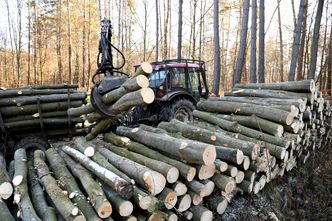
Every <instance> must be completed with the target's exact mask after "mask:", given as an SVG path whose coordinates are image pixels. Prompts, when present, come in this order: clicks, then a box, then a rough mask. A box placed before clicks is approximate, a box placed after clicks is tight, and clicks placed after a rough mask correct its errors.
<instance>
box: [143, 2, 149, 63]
mask: <svg viewBox="0 0 332 221" xmlns="http://www.w3.org/2000/svg"><path fill="white" fill-rule="evenodd" d="M143 4H144V28H143V60H144V61H145V59H146V36H147V26H148V23H147V22H148V4H147V2H146V0H144V1H143Z"/></svg>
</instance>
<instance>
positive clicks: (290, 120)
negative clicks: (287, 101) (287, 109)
mask: <svg viewBox="0 0 332 221" xmlns="http://www.w3.org/2000/svg"><path fill="white" fill-rule="evenodd" d="M294 117H295V116H294V115H293V114H292V113H290V114H288V116H287V118H286V124H287V125H291V124H292V123H293V121H294Z"/></svg>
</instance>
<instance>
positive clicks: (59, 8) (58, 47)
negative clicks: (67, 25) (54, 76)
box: [56, 0, 63, 82]
mask: <svg viewBox="0 0 332 221" xmlns="http://www.w3.org/2000/svg"><path fill="white" fill-rule="evenodd" d="M61 27H62V1H61V0H60V1H58V3H57V34H56V38H57V44H56V53H57V59H58V76H59V81H60V82H62V75H63V68H62V53H61V33H62V28H61Z"/></svg>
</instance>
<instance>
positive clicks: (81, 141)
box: [73, 137, 95, 157]
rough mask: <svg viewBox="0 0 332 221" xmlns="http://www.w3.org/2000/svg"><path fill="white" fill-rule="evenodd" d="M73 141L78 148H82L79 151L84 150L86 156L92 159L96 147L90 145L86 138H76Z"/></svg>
mask: <svg viewBox="0 0 332 221" xmlns="http://www.w3.org/2000/svg"><path fill="white" fill-rule="evenodd" d="M73 141H74V143H75V145H76V147H77V146H78V147H80V148H78V149H80V150H82V151H83V153H84V155H85V156H87V157H92V156H93V155H94V154H95V147H94V146H92V145H89V144H88V143H87V141H86V139H85V138H84V137H74V139H73Z"/></svg>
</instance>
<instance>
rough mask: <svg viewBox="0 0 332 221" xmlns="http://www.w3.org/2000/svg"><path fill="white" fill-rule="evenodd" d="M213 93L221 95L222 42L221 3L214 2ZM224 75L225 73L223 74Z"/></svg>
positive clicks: (216, 0)
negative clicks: (220, 40) (220, 36)
mask: <svg viewBox="0 0 332 221" xmlns="http://www.w3.org/2000/svg"><path fill="white" fill-rule="evenodd" d="M213 36H214V37H213V76H214V78H213V93H214V94H215V95H216V96H218V95H219V86H220V42H219V1H218V0H214V1H213ZM223 74H224V73H223Z"/></svg>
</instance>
